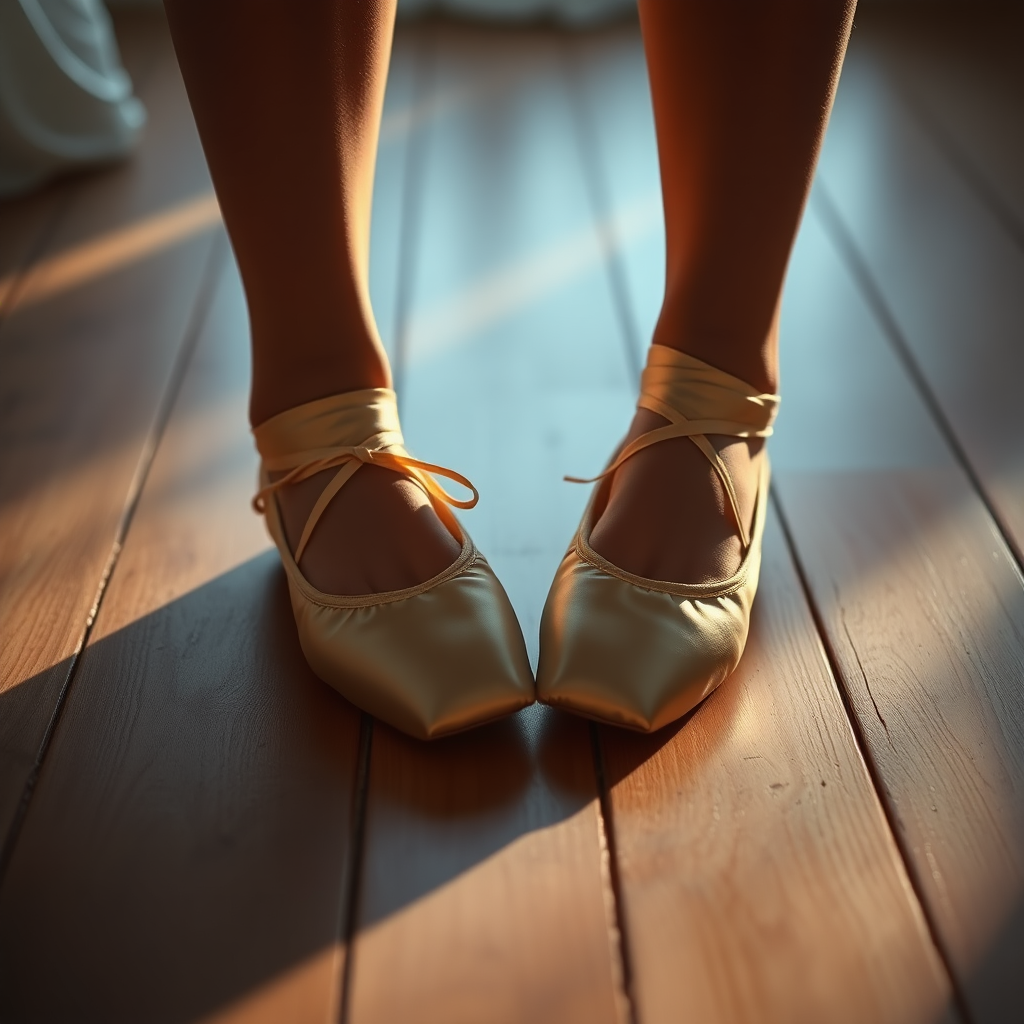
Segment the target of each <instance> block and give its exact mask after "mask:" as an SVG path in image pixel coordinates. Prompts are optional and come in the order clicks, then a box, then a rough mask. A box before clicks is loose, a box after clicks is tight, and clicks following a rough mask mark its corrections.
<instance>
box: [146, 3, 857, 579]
mask: <svg viewBox="0 0 1024 1024" xmlns="http://www.w3.org/2000/svg"><path fill="white" fill-rule="evenodd" d="M165 6H166V9H167V14H168V18H169V21H170V25H171V32H172V36H173V39H174V45H175V49H176V51H177V54H178V59H179V62H180V64H181V69H182V74H183V76H184V79H185V84H186V87H187V89H188V94H189V99H190V101H191V104H192V109H193V112H194V113H195V118H196V123H197V125H198V127H199V133H200V136H201V138H202V142H203V147H204V150H205V152H206V156H207V160H208V162H209V165H210V171H211V174H212V176H213V181H214V185H215V187H216V190H217V196H218V199H219V200H220V204H221V208H222V210H223V213H224V221H225V224H226V226H227V229H228V233H229V235H230V237H231V242H232V245H233V247H234V250H235V254H236V256H237V259H238V264H239V267H240V269H241V274H242V280H243V283H244V285H245V292H246V297H247V301H248V306H249V315H250V320H251V327H252V349H253V380H252V396H251V402H250V417H251V421H252V423H253V425H258V424H260V423H262V422H263V421H265V420H267V419H269V418H270V417H271V416H274V415H275V414H277V413H279V412H283V411H284V410H286V409H290V408H292V407H293V406H296V405H301V404H303V403H305V402H310V401H313V400H315V399H318V398H325V397H327V396H329V395H334V394H338V393H340V392H344V391H352V390H356V389H360V388H370V387H389V386H390V384H391V371H390V368H389V366H388V362H387V357H386V355H385V353H384V349H383V347H382V346H381V343H380V337H379V334H378V332H377V326H376V323H375V322H374V317H373V311H372V309H371V306H370V298H369V287H368V278H369V238H370V207H371V199H372V191H373V169H374V163H375V159H376V149H377V137H378V132H379V127H380V117H381V109H382V105H383V98H384V86H385V81H386V78H387V68H388V59H389V54H390V47H391V39H392V32H393V26H394V18H395V0H302V3H301V4H299V3H294V2H292V0H165ZM854 6H855V0H760V2H758V3H752V2H750V0H640V23H641V27H642V30H643V37H644V47H645V52H646V56H647V64H648V69H649V73H650V80H651V91H652V96H653V101H654V114H655V124H656V127H657V136H658V151H659V159H660V164H661V176H662V191H663V195H664V204H665V227H666V236H667V281H666V292H665V301H664V305H663V308H662V311H661V316H660V318H659V320H658V325H657V327H656V329H655V333H654V339H653V340H654V341H655V342H657V343H658V344H661V345H669V346H672V347H674V348H678V349H680V350H682V351H685V352H688V353H690V354H691V355H694V356H697V357H698V358H700V359H703V360H705V361H706V362H708V363H711V364H712V365H714V366H717V367H719V368H721V369H723V370H726V371H727V372H729V373H732V374H734V375H736V376H738V377H740V378H742V379H743V380H746V381H748V382H749V383H750V384H752V385H754V386H755V387H757V388H759V389H763V390H764V391H774V390H775V389H776V388H777V386H778V344H777V343H778V308H779V298H780V293H781V289H782V282H783V278H784V275H785V269H786V263H787V260H788V258H789V252H790V249H791V247H792V243H793V238H794V236H795V234H796V229H797V226H798V224H799V220H800V216H801V213H802V210H803V206H804V202H805V200H806V196H807V192H808V189H809V187H810V182H811V177H812V175H813V171H814V166H815V162H816V159H817V155H818V151H819V148H820V145H821V139H822V135H823V133H824V129H825V125H826V122H827V119H828V113H829V110H830V108H831V103H832V97H833V95H834V91H835V86H836V82H837V80H838V76H839V69H840V67H841V64H842V59H843V54H844V52H845V48H846V42H847V39H848V36H849V32H850V26H851V23H852V19H853V11H854ZM663 422H664V420H662V419H661V417H659V416H657V415H656V414H654V413H650V412H647V411H643V410H641V411H640V412H638V413H637V415H636V417H635V418H634V421H633V424H632V426H631V429H630V435H629V436H630V437H633V436H636V435H637V434H639V433H643V432H645V431H646V430H649V429H651V428H652V427H654V426H658V425H661V424H662V423H663ZM711 440H712V443H715V444H716V447H718V448H719V450H720V451H721V452H722V456H723V458H724V459H725V461H726V463H727V465H728V466H729V467H730V470H731V472H732V474H733V477H734V480H735V483H736V487H737V492H738V496H739V500H740V507H741V512H742V514H743V515H744V517H745V518H746V519H747V521H748V523H749V521H750V518H751V516H752V512H753V504H754V498H755V496H756V489H757V474H758V471H759V464H760V459H761V457H762V456H761V444H762V442H759V441H751V442H746V441H742V440H737V439H726V438H714V437H712V438H711ZM333 472H334V471H328V472H327V473H324V474H320V475H319V476H315V477H312V478H311V479H309V480H307V481H305V482H304V483H302V484H299V485H297V486H294V487H289V488H286V489H285V490H284V491H283V492H281V493H279V494H278V496H277V500H278V502H279V504H280V507H281V510H282V514H283V518H284V522H285V530H286V533H287V534H288V537H289V540H290V542H291V544H292V546H293V550H294V546H295V543H296V542H297V540H298V537H299V535H300V534H301V532H302V527H303V525H304V523H305V520H306V517H307V515H308V513H309V511H310V510H311V508H312V506H313V504H314V502H315V501H316V499H317V497H318V496H319V494H320V491H321V490H322V489H323V487H324V486H325V484H326V483H327V481H328V480H329V478H330V476H331V475H332V474H333ZM353 541H356V542H355V543H354V542H353ZM591 542H592V544H593V546H594V548H595V549H596V550H597V551H598V552H600V553H601V554H602V555H604V556H605V557H606V558H608V559H609V560H610V561H612V562H613V563H614V564H616V565H619V566H621V567H622V568H624V569H626V570H628V571H630V572H633V573H636V574H638V575H641V576H646V577H650V578H653V579H660V580H671V581H675V582H693V583H699V582H708V581H711V580H715V579H720V578H723V577H724V576H727V575H729V574H731V573H732V572H733V571H734V570H735V569H736V567H737V566H738V565H739V561H740V555H741V552H740V543H739V539H738V536H737V534H736V529H735V525H734V524H733V522H732V520H731V517H730V515H729V513H728V511H727V509H726V505H725V498H724V494H723V492H722V489H721V486H720V484H719V483H718V480H717V478H716V477H715V475H714V473H713V471H712V470H711V468H710V465H709V464H708V462H707V460H706V459H705V458H704V456H703V455H702V454H701V453H700V452H699V451H698V450H697V449H696V447H695V446H694V445H693V444H692V443H691V442H690V441H688V440H686V439H685V438H682V439H676V440H673V441H667V442H663V443H661V444H658V445H654V446H652V447H651V448H648V449H645V450H644V451H643V452H641V453H640V454H638V455H637V456H635V457H634V458H632V459H631V460H630V461H629V462H628V463H627V464H626V465H625V466H623V467H622V468H621V469H620V470H619V471H618V472H617V473H616V475H615V478H614V480H613V482H612V486H611V488H610V492H609V500H608V503H607V507H606V508H605V510H604V512H603V514H602V515H601V518H600V519H599V521H598V523H597V525H596V526H595V528H594V531H593V534H592V537H591ZM458 553H459V545H458V543H457V542H456V541H455V540H454V538H453V537H452V536H451V534H450V533H449V532H448V530H447V529H446V528H445V527H444V526H443V525H442V523H441V522H440V521H439V520H438V518H437V517H436V515H435V514H434V512H433V510H432V509H431V507H430V505H429V503H428V502H427V500H426V498H425V497H424V495H423V494H422V492H421V491H420V490H419V489H418V488H417V487H415V486H414V485H413V484H411V483H410V482H408V481H406V480H403V479H402V478H400V477H398V476H397V475H396V474H393V473H390V472H388V471H387V470H383V469H380V468H377V467H374V466H364V467H363V468H361V469H360V471H359V472H358V473H356V475H355V476H354V477H353V478H352V480H351V481H350V482H349V483H348V484H347V485H346V486H345V488H344V490H343V492H342V493H341V494H340V495H339V496H338V497H337V498H336V499H335V500H334V501H333V502H331V504H330V505H329V506H328V508H327V510H326V512H325V513H324V515H323V517H322V518H321V520H320V522H319V524H318V525H317V528H316V530H315V531H314V533H313V536H312V538H311V540H310V542H309V545H308V546H307V548H306V551H305V552H304V554H303V557H302V560H301V562H300V568H301V569H302V572H303V574H304V575H305V576H306V578H307V579H308V580H309V581H310V582H311V583H312V584H313V586H315V587H317V588H318V589H320V590H322V591H324V592H326V593H333V594H367V593H379V592H381V591H384V590H397V589H401V588H403V587H407V586H413V585H415V584H417V583H421V582H423V581H424V580H427V579H429V578H430V577H432V576H434V575H436V574H437V573H439V572H441V571H443V570H444V569H445V568H446V567H447V566H448V565H450V564H451V563H452V562H453V561H454V560H455V558H456V557H457V556H458Z"/></svg>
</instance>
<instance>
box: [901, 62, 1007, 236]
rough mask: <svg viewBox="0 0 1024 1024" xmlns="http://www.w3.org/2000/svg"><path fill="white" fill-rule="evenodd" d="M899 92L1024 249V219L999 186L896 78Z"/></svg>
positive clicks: (955, 167) (935, 142) (958, 171)
mask: <svg viewBox="0 0 1024 1024" xmlns="http://www.w3.org/2000/svg"><path fill="white" fill-rule="evenodd" d="M896 94H897V95H898V96H899V97H900V99H901V100H902V101H903V103H904V105H905V106H906V107H907V109H908V110H909V111H910V113H911V115H912V116H913V117H914V118H915V119H916V120H917V122H918V125H919V126H920V127H921V128H922V129H923V130H924V133H925V135H927V136H928V138H929V139H930V140H931V142H932V145H934V146H935V148H936V149H937V150H938V151H939V153H940V154H941V155H942V156H944V157H945V158H946V160H948V161H949V164H950V166H951V167H952V168H953V170H954V171H955V172H956V174H957V175H959V177H960V178H961V180H962V181H963V183H964V184H965V185H967V187H968V189H969V190H970V191H972V192H973V193H974V194H975V198H977V199H978V201H979V202H980V203H981V205H982V206H984V207H985V208H986V209H987V210H988V212H989V213H990V214H991V215H992V216H993V217H994V219H995V220H996V221H997V222H998V223H999V225H1000V227H1002V228H1003V229H1005V231H1006V232H1007V234H1009V236H1010V237H1011V238H1012V239H1013V241H1014V243H1015V244H1016V246H1017V247H1018V248H1019V249H1020V250H1021V251H1022V252H1024V224H1022V223H1021V221H1020V219H1019V218H1018V217H1017V214H1016V212H1015V211H1014V209H1013V207H1011V206H1010V204H1009V203H1007V202H1006V201H1005V200H1004V199H1003V197H1002V196H1001V195H1000V193H999V190H998V188H997V187H996V186H995V185H994V184H993V183H992V181H991V180H989V178H988V177H987V176H986V175H985V172H984V171H983V170H982V168H981V167H980V166H979V165H978V164H977V163H975V162H974V161H973V160H972V159H971V157H970V154H969V153H968V152H967V151H966V150H964V149H963V148H962V147H961V146H960V145H958V144H957V141H956V139H955V137H954V136H953V135H952V134H951V133H950V132H948V131H947V130H946V129H945V127H943V125H942V124H940V123H939V121H938V119H937V118H936V117H934V116H933V115H932V113H931V112H930V111H929V110H928V109H927V107H926V106H925V104H924V102H923V101H922V100H921V98H920V96H919V95H918V94H917V92H916V90H915V89H914V88H913V87H912V86H910V85H909V84H908V83H907V82H906V81H903V80H901V79H899V78H897V79H896Z"/></svg>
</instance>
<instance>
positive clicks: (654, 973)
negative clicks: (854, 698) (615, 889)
mask: <svg viewBox="0 0 1024 1024" xmlns="http://www.w3.org/2000/svg"><path fill="white" fill-rule="evenodd" d="M762 581H763V582H762V587H761V593H760V594H759V597H758V604H757V608H756V612H755V618H754V622H753V625H752V633H751V638H750V641H749V643H748V647H747V651H746V654H745V655H744V658H743V661H742V663H741V665H740V668H739V669H738V670H737V672H736V673H735V674H734V675H733V677H732V678H731V679H730V680H729V681H728V682H727V683H726V684H725V685H724V686H723V687H722V688H721V689H720V690H719V691H718V692H717V693H715V694H714V695H713V696H712V697H710V698H709V699H708V700H707V701H706V702H705V703H704V704H703V705H701V706H700V708H699V709H698V710H697V711H696V712H695V713H694V714H693V715H692V716H691V717H690V718H689V719H687V720H686V721H685V723H683V724H681V725H677V726H670V727H669V728H668V729H665V730H663V731H662V732H660V733H658V734H656V735H655V736H653V737H642V738H641V737H635V736H632V735H630V734H627V733H623V732H621V731H618V730H609V729H605V730H602V744H603V749H604V751H605V756H606V758H607V766H608V769H607V770H608V781H609V784H610V786H611V800H612V808H613V817H614V823H615V825H614V827H615V837H616V850H617V853H618V857H619V879H620V891H621V893H622V901H623V911H624V927H625V932H626V936H627V938H628V942H629V949H630V956H631V964H632V972H633V994H634V998H635V1000H636V1007H637V1015H638V1018H639V1019H640V1020H643V1021H645V1022H651V1024H654V1022H659V1021H666V1022H667V1021H676V1020H692V1021H701V1022H705V1021H706V1022H713V1021H723V1022H724V1021H729V1022H740V1021H752V1022H753V1021H757V1022H767V1021H779V1022H790V1021H808V1022H810V1021H820V1020H828V1021H850V1022H851V1024H852V1022H857V1021H864V1020H872V1021H892V1022H894V1024H895V1022H900V1024H904V1022H909V1021H920V1022H922V1024H924V1022H929V1024H930V1022H933V1021H936V1020H939V1019H946V1020H955V1019H958V1018H957V1016H956V1014H955V1012H953V1011H952V1009H951V1008H950V1007H949V1002H950V996H951V993H950V989H949V983H948V979H947V978H946V976H945V972H944V970H943V968H942V964H941V962H940V960H939V957H938V955H937V954H936V952H935V950H934V948H933V947H932V945H931V942H930V940H929V937H928V932H927V928H926V925H925V921H924V918H923V916H922V915H921V913H920V910H919V908H918V905H917V902H916V900H915V899H914V896H913V892H912V891H911V889H910V885H909V881H908V879H907V877H906V875H905V872H904V871H903V868H902V864H901V863H900V859H899V854H898V851H897V850H896V847H895V844H894V843H893V841H892V838H891V835H890V833H889V831H888V829H887V827H886V824H885V819H884V817H883V814H882V810H881V808H880V806H879V804H878V802H877V799H876V797H875V794H874V792H873V790H872V786H871V782H870V779H869V778H868V773H867V771H866V770H865V767H864V764H863V762H862V760H861V758H860V756H859V753H858V750H857V746H856V743H855V742H854V737H853V733H852V731H851V729H850V724H849V722H848V720H847V718H846V715H845V712H844V710H843V705H842V702H841V700H840V698H839V694H838V692H837V690H836V686H835V681H834V680H833V678H832V675H831V673H830V672H829V669H828V664H827V662H826V660H825V658H824V656H823V652H822V650H821V646H820V643H819V642H818V639H817V636H816V634H815V630H814V625H813V622H812V621H811V616H810V612H809V610H808V608H807V606H806V603H805V601H804V598H803V594H802V592H801V588H800V583H799V581H798V579H797V576H796V573H795V572H794V570H793V566H792V562H791V561H790V558H789V554H788V551H787V550H786V544H785V541H784V540H783V538H782V534H781V531H780V530H779V527H778V523H777V520H776V518H775V517H774V515H773V516H772V518H771V520H770V523H769V527H768V532H767V536H766V545H765V559H764V571H763V574H762ZM944 1010H945V1011H946V1012H945V1013H943V1011H944Z"/></svg>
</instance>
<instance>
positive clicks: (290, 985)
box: [0, 44, 408, 1022]
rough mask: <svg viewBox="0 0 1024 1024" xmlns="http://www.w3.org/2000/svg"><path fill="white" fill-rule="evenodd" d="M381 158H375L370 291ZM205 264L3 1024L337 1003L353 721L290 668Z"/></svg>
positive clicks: (26, 897)
mask: <svg viewBox="0 0 1024 1024" xmlns="http://www.w3.org/2000/svg"><path fill="white" fill-rule="evenodd" d="M404 52H405V48H404V47H403V46H402V45H401V44H400V45H399V46H398V47H397V48H396V58H395V61H394V62H393V67H392V71H393V74H394V76H395V77H397V78H398V79H399V82H400V83H401V81H403V80H404V79H405V78H408V75H405V74H404V72H405V68H406V64H407V61H406V59H405V56H404ZM397 93H398V94H400V93H401V89H398V90H397ZM395 94H396V90H393V89H391V87H390V85H389V99H388V103H389V104H391V103H392V101H393V97H394V95H395ZM154 127H155V130H157V131H159V130H161V128H162V123H161V122H159V121H158V122H157V123H156V125H155V126H154ZM403 147H404V143H403V141H402V140H401V139H398V140H396V142H395V144H394V145H392V146H391V147H390V149H388V150H386V151H384V152H382V155H381V159H380V162H379V169H380V170H381V172H382V173H381V174H380V175H379V179H378V187H377V190H376V193H375V199H376V200H377V202H378V203H379V205H380V207H381V211H382V212H381V214H380V216H378V217H375V221H374V232H375V234H374V239H373V241H374V247H375V250H376V251H377V252H378V258H377V260H376V261H375V264H374V277H373V285H374V287H375V288H376V289H377V291H378V294H381V293H383V294H390V293H393V291H394V280H393V279H394V275H395V269H396V268H395V266H394V264H393V263H389V261H388V260H387V259H386V253H387V246H386V245H383V246H382V245H378V244H377V242H378V234H379V232H381V231H384V232H388V233H392V234H393V233H395V226H394V223H393V221H394V219H395V218H397V217H398V216H400V204H399V203H398V202H397V201H396V200H397V198H398V196H397V193H399V192H400V189H401V166H402V157H403ZM396 164H397V165H398V172H397V173H396V170H395V165H396ZM382 251H383V253H384V254H385V255H384V257H383V258H382V257H381V256H380V255H379V254H380V253H381V252H382ZM221 263H222V264H223V267H222V269H220V270H218V271H217V274H218V277H219V282H218V287H217V292H216V297H215V300H214V303H213V306H212V308H211V310H210V313H209V316H208V318H207V320H206V322H205V323H204V326H203V332H202V336H201V337H200V339H199V342H198V347H197V350H196V351H195V353H194V355H193V356H192V358H191V360H190V363H189V368H188V372H187V375H186V377H185V380H184V384H183V387H182V391H181V393H180V395H178V397H177V400H176V403H175V406H174V410H173V414H172V416H171V418H170V421H169V424H168V427H167V430H166V432H165V434H164V436H163V438H162V441H161V444H160V448H159V451H158V454H157V457H156V459H155V461H154V463H153V466H152V470H151V472H150V474H149V476H148V478H147V481H146V485H145V488H144V492H143V495H142V498H141V500H140V502H139V506H138V509H137V512H136V515H135V517H134V518H133V520H132V524H131V528H130V531H129V538H128V540H127V542H126V544H125V547H124V550H123V553H122V555H121V558H120V559H119V560H118V563H117V566H116V569H115V574H114V577H113V580H112V583H111V586H110V589H109V591H108V593H107V595H106V598H105V601H104V605H103V611H102V613H101V615H100V617H99V619H98V621H97V624H96V628H95V630H94V631H93V634H92V637H91V643H90V645H89V647H88V649H87V651H86V653H85V654H84V656H83V659H82V663H81V666H80V670H79V672H78V673H77V676H76V681H75V687H74V689H73V691H72V696H71V698H70V700H69V703H68V706H67V709H66V714H65V715H64V717H63V718H62V724H61V727H60V730H59V731H58V734H57V739H56V740H55V742H54V745H53V748H52V750H51V755H52V756H51V757H50V758H49V759H48V760H47V762H46V768H45V770H44V772H43V775H42V781H41V783H40V785H39V787H38V790H37V792H36V794H35V800H34V801H33V804H32V809H31V813H30V815H29V818H28V820H27V825H26V828H25V829H24V831H23V833H22V835H21V836H20V840H21V841H20V843H19V846H18V852H17V855H16V856H15V858H14V860H13V862H12V865H11V871H10V876H9V880H8V884H7V886H6V887H5V889H4V890H3V892H2V894H0V918H2V919H3V925H2V926H0V946H2V949H3V950H4V952H3V954H0V960H2V961H3V963H4V968H3V969H4V971H5V972H6V973H5V975H4V977H3V980H2V981H0V991H2V992H3V993H4V995H3V997H2V998H0V1015H2V1016H3V1017H4V1019H5V1020H8V1019H10V1020H21V1019H26V1020H36V1019H68V1020H70V1019H78V1020H86V1019H88V1020H94V1019H103V1020H125V1021H136V1020H153V1021H158V1020H168V1021H172V1020H173V1021H177V1020H182V1021H183V1020H196V1019H199V1018H200V1017H201V1018H202V1019H203V1020H209V1021H214V1020H216V1021H223V1022H228V1021H230V1022H236V1021H237V1022H241V1021H246V1022H251V1021H281V1020H287V1021H296V1022H305V1021H310V1022H313V1021H317V1022H327V1021H334V1020H336V1019H337V1017H338V1013H339V1012H340V998H341V978H342V974H343V967H344V953H345V950H344V941H343V938H344V930H345V922H346V920H347V899H348V896H349V891H350V885H351V877H350V876H351V871H352V869H353V862H352V855H353V848H352V829H353V827H354V820H353V813H354V810H353V808H354V804H353V797H354V795H355V793H354V790H355V785H356V775H357V765H356V761H357V757H358V742H359V729H360V716H359V714H358V712H357V711H356V710H355V709H354V708H352V707H351V706H350V705H349V704H347V703H346V702H345V701H344V700H342V699H341V698H340V697H339V696H338V695H337V694H335V693H334V692H333V691H332V690H330V689H329V688H328V687H326V686H325V685H324V684H323V683H322V682H320V681H319V680H317V679H316V678H315V677H313V675H312V673H311V672H310V670H309V669H308V667H307V666H306V664H305V662H304V660H303V658H302V655H301V652H300V651H299V649H298V644H297V640H296V637H295V631H294V626H293V625H292V622H291V618H292V617H291V610H290V607H289V603H288V597H287V590H286V586H285V583H284V578H283V574H282V572H281V570H280V567H279V564H278V560H277V556H276V554H275V553H274V552H273V551H272V550H270V547H271V546H270V543H269V540H268V538H267V536H266V534H265V532H264V529H263V526H262V523H261V521H260V519H259V518H258V517H257V516H255V515H253V513H252V512H251V510H250V508H249V499H250V497H251V494H252V491H253V488H254V485H255V479H256V464H257V462H256V456H255V452H254V449H253V445H252V441H251V438H250V436H249V432H248V425H247V417H246V413H247V397H248V383H249V358H248V323H247V318H246V311H245V304H244V297H243V295H242V291H241V284H240V282H239V280H238V277H237V272H236V270H235V267H234V263H233V261H232V260H230V259H229V258H227V254H226V252H225V253H224V258H222V260H221ZM61 950H67V954H66V957H65V956H61V953H60V951H61ZM55 951H57V952H56V955H57V956H59V957H61V959H66V960H67V961H68V965H67V968H68V969H67V970H66V971H64V970H63V969H62V984H61V985H60V986H52V985H48V984H47V979H48V975H49V972H50V970H51V965H52V963H53V958H54V955H55ZM110 964H117V965H118V966H117V970H116V972H112V971H111V970H109V965H110Z"/></svg>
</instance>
